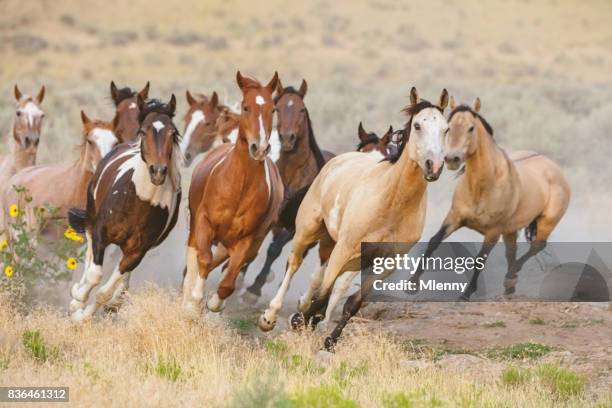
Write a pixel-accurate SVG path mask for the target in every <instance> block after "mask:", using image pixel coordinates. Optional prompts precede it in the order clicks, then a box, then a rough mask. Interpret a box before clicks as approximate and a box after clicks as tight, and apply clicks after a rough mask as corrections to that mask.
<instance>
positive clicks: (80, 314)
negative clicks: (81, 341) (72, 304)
mask: <svg viewBox="0 0 612 408" xmlns="http://www.w3.org/2000/svg"><path fill="white" fill-rule="evenodd" d="M87 317H88V316H86V315H85V310H84V309H79V310H77V311H76V312H74V313H72V314H71V315H70V318H71V319H72V321H73V322H74V323H83V322H84V321H85V319H86V318H87Z"/></svg>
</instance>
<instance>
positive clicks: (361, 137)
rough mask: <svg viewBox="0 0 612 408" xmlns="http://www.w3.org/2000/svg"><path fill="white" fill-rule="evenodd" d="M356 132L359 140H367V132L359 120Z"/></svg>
mask: <svg viewBox="0 0 612 408" xmlns="http://www.w3.org/2000/svg"><path fill="white" fill-rule="evenodd" d="M357 133H358V135H359V140H361V141H362V142H365V141H366V140H368V132H366V131H365V129H364V128H363V124H362V123H361V122H359V129H358V130H357Z"/></svg>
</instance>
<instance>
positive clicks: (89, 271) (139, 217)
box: [69, 95, 181, 322]
mask: <svg viewBox="0 0 612 408" xmlns="http://www.w3.org/2000/svg"><path fill="white" fill-rule="evenodd" d="M137 103H138V110H139V112H140V115H139V122H140V129H139V130H138V136H139V137H138V139H137V140H136V141H134V142H132V143H123V144H120V145H118V146H117V147H116V148H115V149H113V150H112V151H111V153H110V154H108V155H107V156H106V157H104V159H102V161H101V162H100V164H99V165H98V168H97V170H96V173H95V175H94V177H93V178H92V180H91V182H90V183H89V188H88V191H87V209H86V210H82V209H71V210H70V212H69V220H70V224H71V225H72V227H73V228H74V229H75V230H76V231H78V232H85V233H86V236H87V254H86V260H85V271H84V273H83V276H82V278H81V281H80V283H76V284H75V285H74V286H73V287H72V291H71V295H72V298H73V300H72V302H71V303H70V311H71V312H72V319H73V320H74V321H76V322H80V321H82V320H83V319H85V318H88V317H90V316H92V315H93V314H94V313H95V312H96V310H97V309H98V308H99V307H100V306H102V305H104V304H106V303H107V302H109V301H111V303H112V304H113V306H115V307H119V306H120V303H121V298H122V296H121V295H122V294H123V292H124V291H125V290H126V289H127V282H128V281H129V274H130V272H131V271H132V270H134V268H136V267H137V266H138V264H139V263H140V261H141V260H142V258H143V257H144V256H145V254H146V253H147V251H149V249H151V248H153V247H155V246H157V245H159V244H160V243H161V242H162V241H163V240H164V239H165V238H166V237H167V236H168V234H169V233H170V231H171V230H172V228H174V225H175V224H176V220H177V218H178V211H179V203H180V200H181V180H180V177H181V176H180V172H179V165H180V147H179V143H180V136H179V132H178V130H177V129H176V126H175V125H174V123H173V122H172V117H173V116H174V112H175V109H176V98H175V97H174V95H172V97H171V98H170V102H169V103H167V104H164V103H161V102H160V101H158V100H148V101H147V102H146V103H145V101H144V100H143V99H142V97H140V96H138V98H137ZM110 244H115V245H117V246H119V247H120V248H121V251H122V252H123V256H122V258H121V262H120V263H119V266H118V267H117V268H116V269H115V270H114V272H113V273H112V275H111V276H110V277H109V279H108V281H107V282H106V283H105V284H104V285H103V286H102V287H101V288H100V289H99V291H98V293H97V294H96V297H95V300H94V302H93V303H92V304H90V305H88V306H85V303H86V302H87V300H88V298H89V294H90V292H91V290H92V289H93V288H94V287H95V286H96V285H98V284H99V283H100V280H101V279H102V264H103V261H104V250H105V249H106V247H107V246H108V245H110Z"/></svg>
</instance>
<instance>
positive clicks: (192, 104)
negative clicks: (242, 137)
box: [181, 91, 229, 167]
mask: <svg viewBox="0 0 612 408" xmlns="http://www.w3.org/2000/svg"><path fill="white" fill-rule="evenodd" d="M186 97H187V103H188V104H189V109H188V110H187V113H185V117H184V120H185V131H184V133H183V140H182V141H181V152H182V153H183V158H184V161H183V166H185V167H189V166H190V165H191V163H192V162H193V159H194V158H195V157H196V156H197V155H199V154H200V153H204V152H207V151H208V150H210V149H211V148H213V147H215V146H217V145H218V144H220V143H223V140H222V138H221V137H219V128H218V126H219V124H218V123H217V119H219V116H220V115H221V114H222V113H224V112H225V111H228V110H229V108H228V107H227V106H225V105H222V104H220V103H219V96H218V95H217V93H216V92H213V93H212V96H211V97H210V98H208V97H207V96H205V95H196V96H195V97H194V96H193V95H191V93H190V92H189V91H187V92H186Z"/></svg>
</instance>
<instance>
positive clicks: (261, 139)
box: [255, 95, 266, 146]
mask: <svg viewBox="0 0 612 408" xmlns="http://www.w3.org/2000/svg"><path fill="white" fill-rule="evenodd" d="M255 103H256V104H257V105H259V106H263V105H264V104H265V103H266V101H265V99H264V97H263V96H261V95H257V97H256V98H255ZM265 142H266V129H265V127H264V123H263V112H260V113H259V145H260V146H261V145H263V144H264V143H265Z"/></svg>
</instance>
